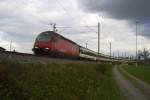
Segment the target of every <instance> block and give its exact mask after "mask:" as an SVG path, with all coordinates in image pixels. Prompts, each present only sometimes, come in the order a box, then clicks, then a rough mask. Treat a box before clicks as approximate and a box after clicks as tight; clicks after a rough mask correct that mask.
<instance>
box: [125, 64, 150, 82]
mask: <svg viewBox="0 0 150 100" xmlns="http://www.w3.org/2000/svg"><path fill="white" fill-rule="evenodd" d="M124 69H125V70H126V71H127V72H129V73H130V74H132V75H134V76H136V77H137V78H139V79H141V80H143V81H145V82H147V83H149V84H150V65H138V67H137V68H136V66H135V65H132V66H131V65H130V66H124Z"/></svg>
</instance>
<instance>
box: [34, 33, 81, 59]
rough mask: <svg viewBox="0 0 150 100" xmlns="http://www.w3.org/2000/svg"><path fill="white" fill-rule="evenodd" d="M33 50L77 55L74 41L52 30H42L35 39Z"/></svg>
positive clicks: (77, 48)
mask: <svg viewBox="0 0 150 100" xmlns="http://www.w3.org/2000/svg"><path fill="white" fill-rule="evenodd" d="M33 51H34V52H35V53H41V52H42V53H43V52H48V53H51V54H57V55H63V56H64V55H66V56H71V57H78V56H79V46H78V45H77V44H76V43H75V42H73V41H71V40H69V39H67V38H65V37H63V36H61V35H59V34H57V33H55V32H53V31H46V32H42V33H41V34H40V35H39V36H38V37H37V39H36V41H35V44H34V48H33ZM38 51H40V52H38Z"/></svg>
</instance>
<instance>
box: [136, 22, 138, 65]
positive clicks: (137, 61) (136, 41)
mask: <svg viewBox="0 0 150 100" xmlns="http://www.w3.org/2000/svg"><path fill="white" fill-rule="evenodd" d="M137 25H138V22H137V21H136V67H138V56H137Z"/></svg>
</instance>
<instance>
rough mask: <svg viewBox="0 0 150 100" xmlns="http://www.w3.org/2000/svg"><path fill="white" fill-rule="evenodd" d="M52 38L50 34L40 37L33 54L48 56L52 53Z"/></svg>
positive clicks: (45, 33) (40, 35) (42, 34)
mask: <svg viewBox="0 0 150 100" xmlns="http://www.w3.org/2000/svg"><path fill="white" fill-rule="evenodd" d="M51 40H52V36H51V34H50V33H48V32H43V33H41V34H39V35H38V37H37V38H36V40H35V43H34V47H33V49H32V50H33V52H34V53H35V54H47V53H50V51H51Z"/></svg>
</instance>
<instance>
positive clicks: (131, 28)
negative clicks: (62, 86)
mask: <svg viewBox="0 0 150 100" xmlns="http://www.w3.org/2000/svg"><path fill="white" fill-rule="evenodd" d="M149 9H150V1H149V0H0V46H3V47H5V48H6V49H8V50H9V44H10V41H11V40H12V41H13V49H16V50H17V51H20V52H28V53H32V51H31V49H32V46H33V43H34V40H35V37H36V36H37V35H38V34H39V33H40V32H42V31H47V30H50V29H51V26H50V25H49V24H50V23H57V25H58V26H67V27H68V26H71V27H72V28H70V29H58V32H59V33H60V34H61V35H63V36H65V37H68V38H69V39H72V40H73V41H75V42H77V43H78V44H80V45H82V46H85V43H88V47H89V48H90V49H92V50H95V51H96V50H97V34H96V33H95V32H94V31H97V29H96V28H94V27H91V28H90V29H89V28H87V27H81V26H87V25H88V26H95V25H97V22H98V21H100V23H101V52H103V53H105V54H108V52H109V42H110V41H111V42H112V49H113V51H114V52H115V53H116V54H117V51H118V50H119V51H120V52H127V53H128V54H132V55H134V54H135V22H136V21H138V22H139V25H138V48H139V49H143V48H144V47H146V48H148V49H150V46H149V45H150V33H149V32H150V28H149V26H150V13H149ZM85 31H91V32H85Z"/></svg>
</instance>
